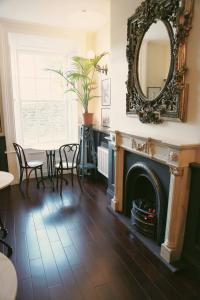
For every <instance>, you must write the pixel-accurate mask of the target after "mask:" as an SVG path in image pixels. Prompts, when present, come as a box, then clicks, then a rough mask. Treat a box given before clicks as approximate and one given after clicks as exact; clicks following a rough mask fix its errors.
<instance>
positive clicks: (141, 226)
mask: <svg viewBox="0 0 200 300" xmlns="http://www.w3.org/2000/svg"><path fill="white" fill-rule="evenodd" d="M124 214H125V215H126V216H128V217H130V218H131V223H132V226H134V227H135V228H136V230H137V231H138V232H139V233H141V234H143V235H145V236H148V237H150V238H151V239H153V240H155V241H156V242H157V243H158V244H161V243H162V242H163V240H164V231H165V223H166V201H165V199H164V195H163V191H162V186H161V183H160V180H159V178H158V177H157V175H156V174H155V173H154V172H153V171H152V170H151V169H150V168H149V167H148V166H147V165H146V164H144V163H135V164H134V165H133V166H132V167H131V168H130V170H129V171H128V174H127V176H126V184H125V201H124Z"/></svg>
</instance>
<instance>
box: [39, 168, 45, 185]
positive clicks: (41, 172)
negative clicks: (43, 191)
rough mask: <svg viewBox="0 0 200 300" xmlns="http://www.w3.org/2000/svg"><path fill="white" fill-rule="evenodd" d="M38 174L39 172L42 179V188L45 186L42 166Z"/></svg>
mask: <svg viewBox="0 0 200 300" xmlns="http://www.w3.org/2000/svg"><path fill="white" fill-rule="evenodd" d="M40 174H41V180H42V185H43V188H45V184H44V176H43V170H42V166H41V167H40Z"/></svg>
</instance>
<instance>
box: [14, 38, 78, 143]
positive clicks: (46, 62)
mask: <svg viewBox="0 0 200 300" xmlns="http://www.w3.org/2000/svg"><path fill="white" fill-rule="evenodd" d="M30 40H31V39H30V37H29V43H27V44H29V45H28V46H27V44H26V41H27V40H26V39H23V46H21V44H22V43H16V39H15V43H12V44H11V45H12V46H13V45H15V47H11V49H12V51H11V53H12V57H11V62H12V64H11V65H12V78H13V95H14V115H15V128H16V139H17V141H18V142H19V143H21V144H22V145H23V146H24V147H25V148H31V147H33V146H34V148H35V147H37V145H41V144H49V143H51V142H52V141H53V143H56V144H60V145H62V144H65V143H67V142H76V141H77V135H78V117H77V104H76V101H75V100H74V99H73V97H74V95H73V94H69V93H67V94H65V93H64V89H65V82H64V80H63V79H62V78H61V77H59V75H57V74H56V73H54V72H51V71H47V70H46V69H48V68H53V69H64V70H66V68H67V65H68V66H69V64H70V55H67V54H65V53H64V52H62V51H63V49H62V51H60V52H59V51H58V49H56V50H57V51H54V49H52V48H53V46H52V47H51V46H50V45H49V47H47V46H46V47H41V43H40V42H41V38H40V39H38V44H37V39H36V38H35V37H34V38H33V40H34V47H30ZM51 42H53V43H51V45H54V44H55V43H57V41H52V40H51ZM24 45H25V46H24ZM56 47H58V45H57V44H56Z"/></svg>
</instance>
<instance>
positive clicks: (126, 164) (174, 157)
mask: <svg viewBox="0 0 200 300" xmlns="http://www.w3.org/2000/svg"><path fill="white" fill-rule="evenodd" d="M111 144H112V148H113V150H114V153H115V192H114V197H113V199H112V200H111V208H112V209H113V210H114V211H115V212H117V213H119V214H124V213H125V214H128V215H129V217H130V211H129V212H128V210H127V207H126V204H125V199H126V184H127V183H126V175H127V174H128V171H129V170H130V168H131V167H133V166H134V164H135V163H144V162H145V164H146V163H148V164H149V168H150V170H151V171H153V173H155V174H156V176H157V175H158V176H157V177H158V178H159V181H161V185H162V192H163V195H164V198H163V199H164V200H161V201H162V203H164V207H165V209H164V211H165V212H164V213H163V215H164V218H165V221H166V222H163V223H164V225H162V226H161V227H162V230H161V231H163V234H160V235H158V236H159V237H158V239H157V242H158V243H159V244H161V245H160V248H159V249H160V250H159V251H160V254H159V256H160V258H161V260H164V261H166V262H167V263H169V264H173V263H174V262H177V261H179V260H180V258H181V254H182V248H183V240H184V233H185V223H186V217H187V208H188V195H189V184H190V169H189V164H190V163H192V162H198V163H199V162H200V144H187V145H182V144H179V143H177V142H175V141H174V142H172V141H162V140H156V139H151V138H148V137H143V136H137V135H133V134H128V133H123V132H119V131H115V132H111ZM132 154H134V162H133V161H131V159H130V156H131V155H132ZM138 159H139V160H138ZM161 166H162V171H161ZM163 174H165V176H164V175H163ZM163 176H164V177H165V178H164V177H163ZM129 210H130V206H129Z"/></svg>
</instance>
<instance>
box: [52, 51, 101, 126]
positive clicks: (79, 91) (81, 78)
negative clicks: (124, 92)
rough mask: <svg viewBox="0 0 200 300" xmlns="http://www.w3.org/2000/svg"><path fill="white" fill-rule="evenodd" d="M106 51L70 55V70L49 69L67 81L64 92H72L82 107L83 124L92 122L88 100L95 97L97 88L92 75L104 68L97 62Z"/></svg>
mask: <svg viewBox="0 0 200 300" xmlns="http://www.w3.org/2000/svg"><path fill="white" fill-rule="evenodd" d="M106 54H107V53H106V52H104V53H102V54H100V55H96V56H95V57H94V58H91V59H90V58H85V57H80V56H74V57H72V70H71V71H68V72H66V73H64V72H63V71H61V70H54V69H49V70H51V71H54V72H56V73H57V74H59V75H60V76H62V77H63V78H64V79H65V80H66V82H67V89H66V92H73V93H75V94H76V96H77V99H78V100H79V101H80V103H81V105H82V107H83V111H84V113H83V120H84V124H92V117H93V114H92V113H89V112H88V105H89V102H90V101H91V100H92V99H94V98H97V97H99V96H96V95H95V94H94V91H95V89H96V88H97V85H96V82H95V80H94V76H95V73H96V71H99V70H104V68H100V66H99V62H100V60H101V59H102V57H103V56H105V55H106Z"/></svg>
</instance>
